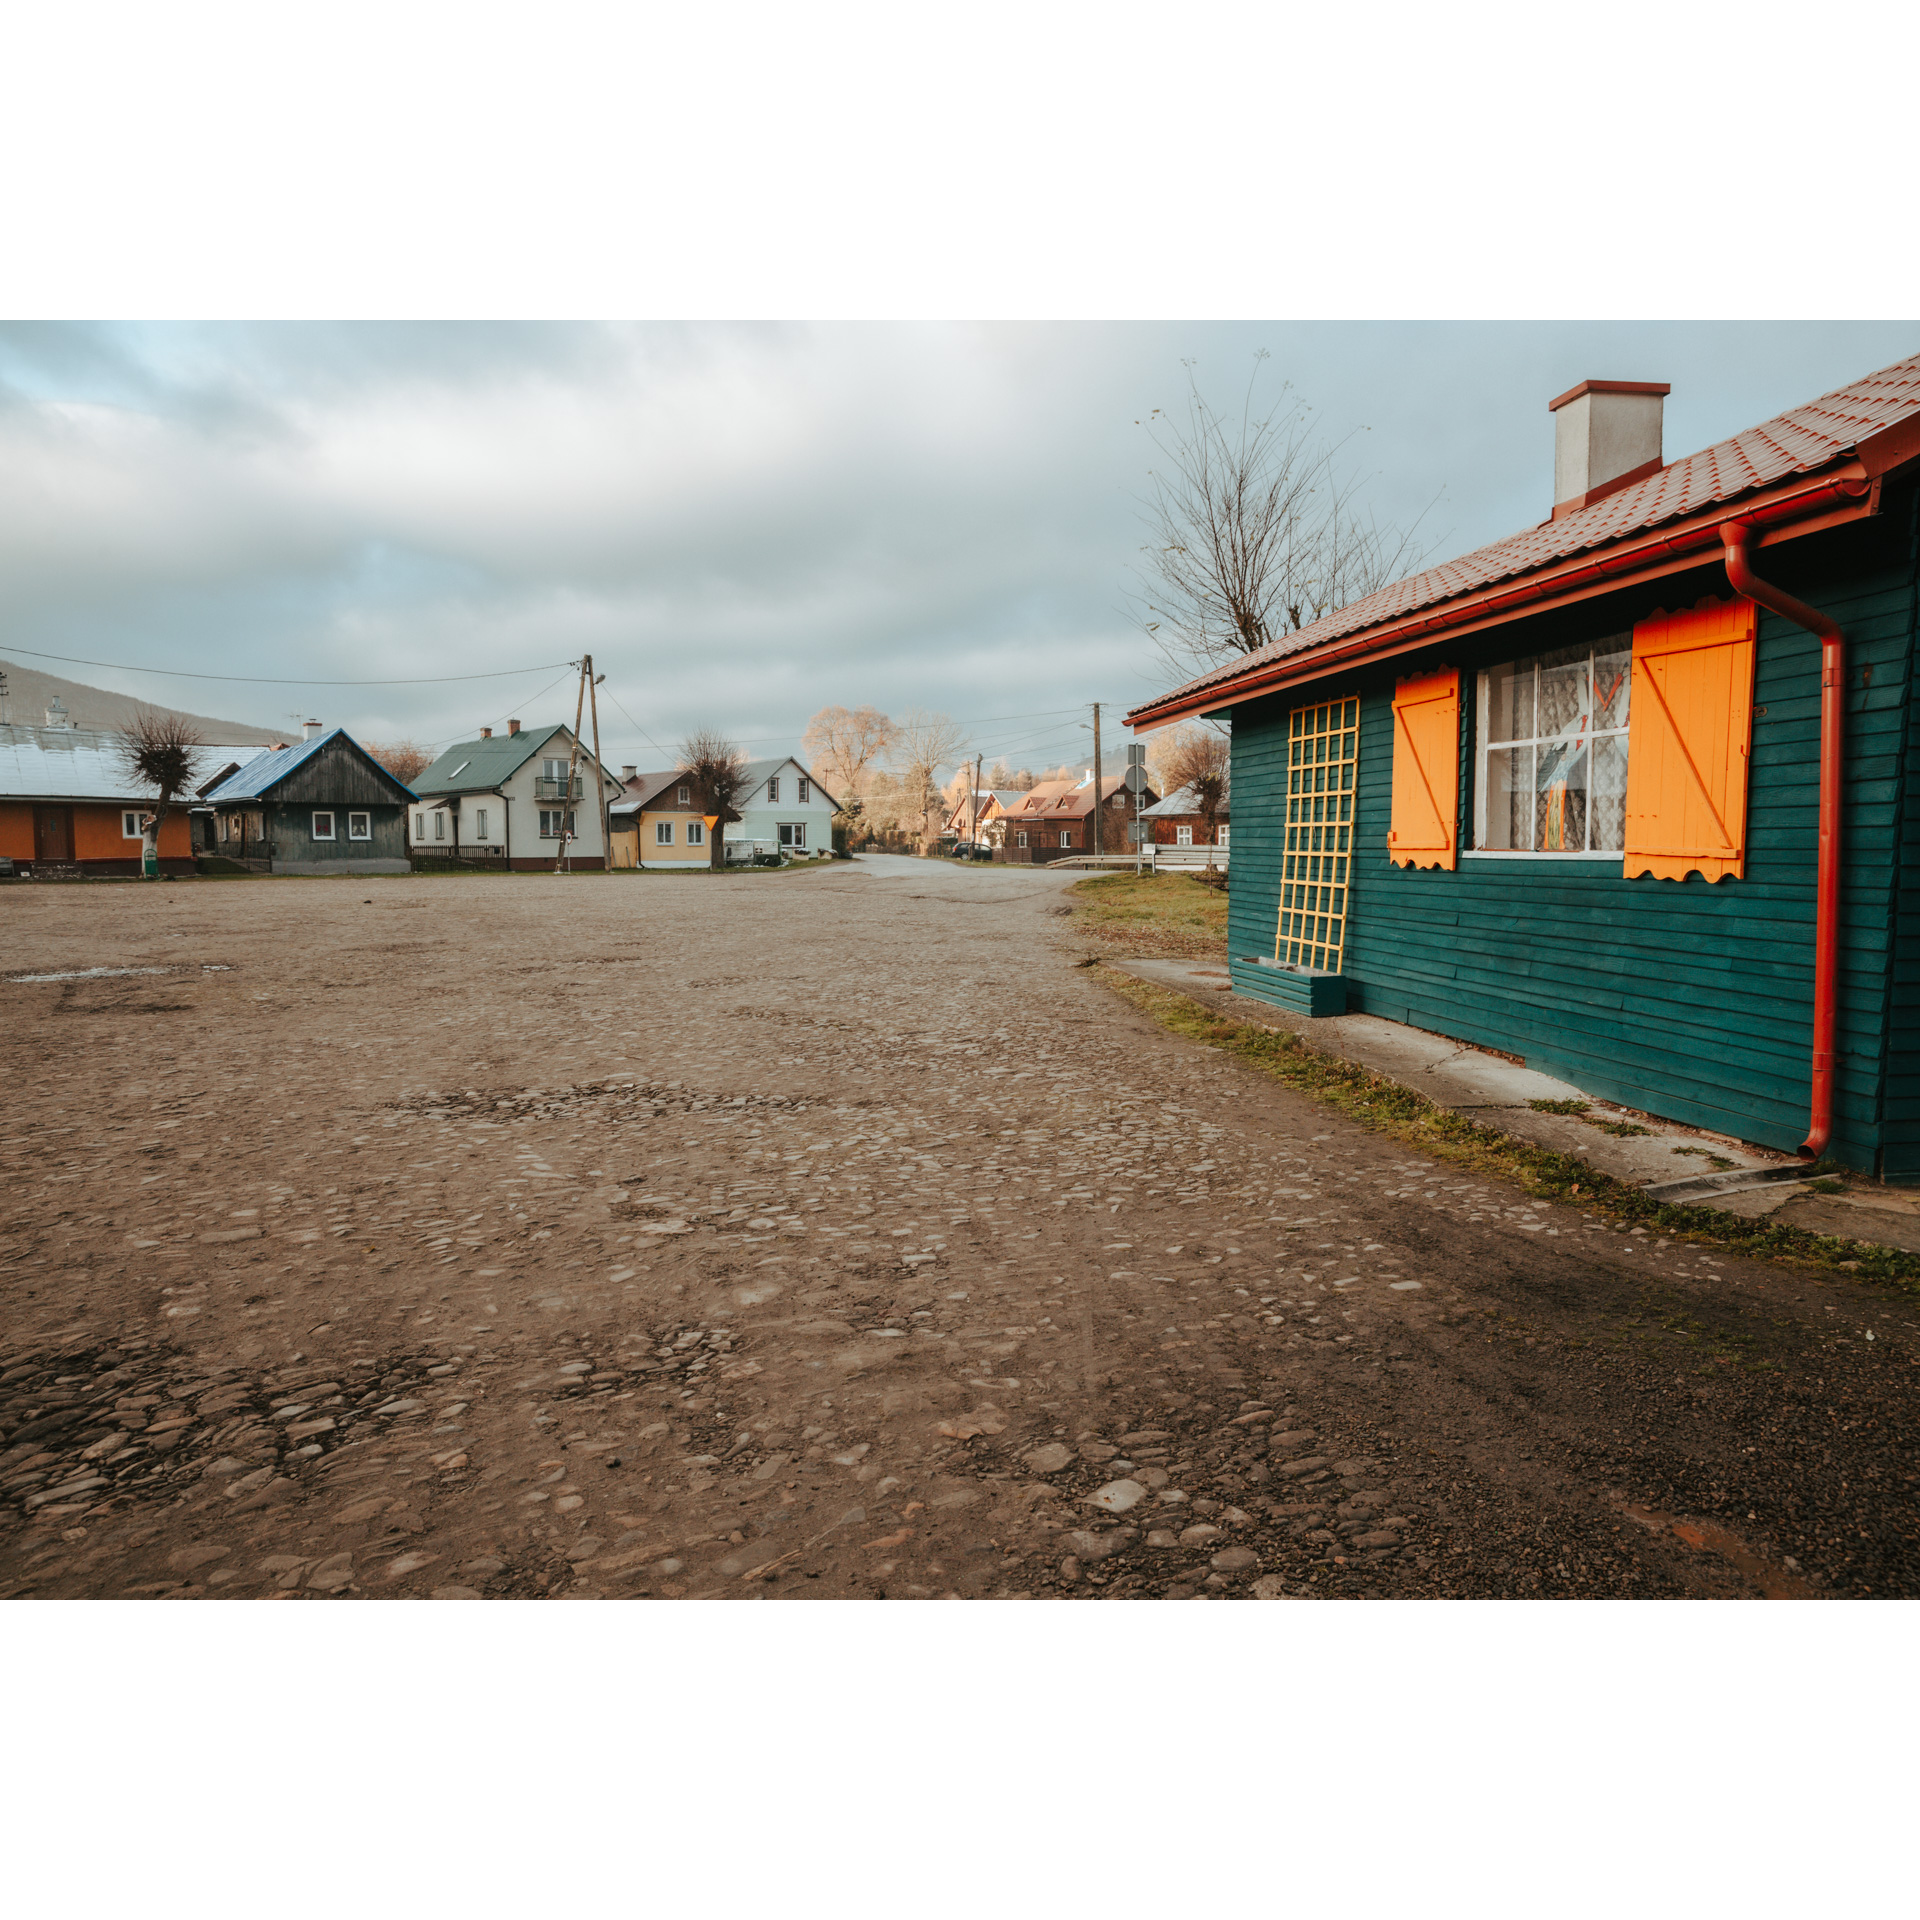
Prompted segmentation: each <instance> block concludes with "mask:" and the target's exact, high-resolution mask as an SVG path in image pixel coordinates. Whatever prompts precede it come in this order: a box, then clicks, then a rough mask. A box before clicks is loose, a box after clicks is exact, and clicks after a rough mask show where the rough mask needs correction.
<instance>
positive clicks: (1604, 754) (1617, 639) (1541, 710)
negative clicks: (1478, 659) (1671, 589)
mask: <svg viewBox="0 0 1920 1920" xmlns="http://www.w3.org/2000/svg"><path fill="white" fill-rule="evenodd" d="M1632 688H1633V636H1632V635H1631V634H1628V633H1622V634H1616V635H1614V636H1613V637H1612V638H1611V639H1607V640H1600V641H1596V642H1595V643H1594V644H1593V645H1591V646H1584V647H1562V648H1560V649H1559V650H1558V651H1557V652H1554V653H1542V654H1536V655H1535V656H1534V657H1533V658H1532V659H1531V660H1514V661H1511V662H1509V663H1508V664H1507V665H1506V666H1504V667H1494V668H1492V669H1491V670H1490V671H1488V672H1485V673H1482V674H1481V675H1480V705H1479V726H1478V728H1477V730H1476V734H1475V738H1476V740H1477V742H1478V748H1477V754H1476V758H1477V759H1478V761H1479V766H1478V768H1477V769H1476V778H1475V780H1474V819H1473V827H1474V832H1473V840H1474V847H1475V849H1476V850H1477V851H1484V852H1489V853H1566V854H1618V853H1621V852H1623V851H1624V850H1625V848H1626V844H1627V841H1626V826H1627V700H1628V696H1629V694H1630V693H1631V692H1632Z"/></svg>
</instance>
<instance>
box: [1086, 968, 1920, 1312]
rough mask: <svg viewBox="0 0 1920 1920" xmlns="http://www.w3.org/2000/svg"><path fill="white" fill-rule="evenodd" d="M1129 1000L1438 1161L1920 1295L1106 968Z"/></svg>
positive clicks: (1767, 1226) (1918, 1263)
mask: <svg viewBox="0 0 1920 1920" xmlns="http://www.w3.org/2000/svg"><path fill="white" fill-rule="evenodd" d="M1096 977H1097V978H1098V979H1099V980H1100V981H1102V982H1103V984H1105V985H1106V986H1107V987H1108V988H1109V989H1110V990H1111V991H1112V992H1114V993H1117V994H1118V995H1119V996H1120V998H1121V999H1123V1000H1125V1001H1127V1002H1129V1003H1130V1004H1131V1005H1132V1006H1135V1007H1137V1008H1138V1009H1139V1010H1140V1011H1141V1012H1142V1013H1144V1014H1146V1015H1147V1016H1148V1017H1149V1018H1150V1019H1152V1020H1155V1021H1157V1022H1158V1023H1159V1024H1160V1025H1161V1026H1163V1027H1165V1028H1166V1029H1167V1031H1168V1032H1169V1033H1174V1034H1178V1035H1179V1036H1180V1038H1182V1039H1183V1040H1194V1041H1197V1042H1198V1043H1199V1044H1200V1045H1201V1046H1204V1047H1211V1048H1213V1049H1214V1050H1215V1051H1216V1052H1219V1053H1224V1054H1227V1055H1229V1056H1230V1057H1231V1058H1233V1059H1235V1060H1238V1061H1240V1062H1241V1064H1242V1065H1244V1066H1248V1067H1252V1068H1253V1069H1254V1070H1255V1071H1256V1072H1259V1073H1264V1074H1265V1075H1266V1076H1267V1077H1268V1078H1269V1079H1271V1080H1277V1081H1278V1082H1279V1083H1280V1084H1281V1085H1282V1086H1284V1087H1286V1088H1288V1089H1290V1090H1291V1091H1292V1092H1295V1093H1299V1094H1304V1095H1306V1096H1307V1097H1308V1098H1309V1099H1311V1100H1316V1101H1318V1102H1319V1103H1320V1104H1321V1105H1322V1106H1328V1107H1333V1108H1336V1109H1338V1111H1339V1112H1341V1113H1343V1114H1345V1115H1346V1117H1347V1118H1348V1119H1349V1120H1353V1121H1355V1122H1357V1123H1358V1124H1359V1125H1360V1126H1363V1127H1365V1128H1366V1129H1367V1131H1368V1132H1370V1133H1382V1134H1386V1135H1388V1136H1390V1137H1391V1138H1393V1139H1395V1140H1398V1141H1401V1142H1403V1143H1404V1144H1406V1145H1407V1146H1411V1147H1418V1148H1420V1149H1421V1151H1422V1152H1424V1153H1429V1154H1431V1155H1433V1157H1434V1158H1435V1159H1438V1160H1445V1161H1449V1162H1450V1163H1452V1164H1453V1165H1455V1166H1461V1167H1468V1168H1470V1169H1472V1170H1473V1171H1474V1172H1475V1173H1485V1174H1492V1175H1496V1176H1498V1177H1499V1178H1501V1179H1505V1180H1509V1181H1511V1182H1513V1184H1514V1185H1516V1186H1517V1187H1519V1188H1520V1190H1521V1191H1522V1192H1523V1193H1527V1194H1531V1195H1533V1196H1535V1197H1537V1198H1540V1199H1548V1200H1558V1201H1562V1202H1565V1203H1566V1204H1567V1205H1570V1206H1575V1207H1578V1208H1580V1209H1581V1210H1582V1211H1583V1212H1585V1213H1587V1214H1589V1215H1590V1216H1592V1217H1593V1218H1595V1219H1598V1220H1605V1221H1608V1222H1609V1223H1614V1224H1619V1225H1624V1226H1636V1227H1647V1228H1650V1229H1657V1230H1658V1231H1659V1232H1661V1233H1663V1234H1669V1235H1671V1236H1672V1237H1673V1238H1674V1239H1676V1240H1689V1241H1693V1242H1695V1243H1696V1244H1698V1245H1703V1246H1717V1247H1724V1248H1726V1249H1727V1250H1728V1251H1729V1252H1733V1253H1737V1254H1740V1255H1741V1256H1742V1257H1743V1258H1746V1259H1754V1260H1789V1261H1795V1262H1799V1263H1802V1264H1805V1265H1808V1266H1814V1267H1825V1268H1830V1269H1837V1270H1843V1271H1845V1272H1848V1273H1852V1274H1856V1275H1858V1276H1860V1277H1862V1278H1865V1279H1870V1280H1880V1281H1886V1282H1889V1283H1891V1284H1893V1285H1895V1286H1898V1287H1900V1288H1902V1289H1903V1290H1904V1291H1906V1292H1909V1293H1920V1254H1913V1253H1908V1252H1907V1251H1906V1250H1905V1249H1904V1248H1900V1247H1882V1246H1876V1245H1875V1244H1873V1243H1872V1242H1871V1241H1865V1240H1849V1239H1847V1238H1845V1237H1844V1236H1842V1235H1838V1234H1824V1233H1809V1232H1808V1231H1807V1230H1806V1229H1805V1228H1804V1227H1789V1226H1782V1225H1781V1224H1779V1223H1778V1222H1776V1221H1771V1220H1764V1219H1749V1218H1748V1217H1747V1216H1746V1215H1744V1214H1737V1213H1722V1212H1721V1211H1719V1209H1717V1208H1713V1207H1703V1206H1698V1205H1696V1206H1686V1207H1681V1206H1674V1205H1672V1204H1670V1203H1668V1202H1665V1201H1660V1200H1654V1199H1651V1198H1649V1197H1648V1195H1647V1194H1646V1193H1644V1192H1643V1191H1642V1190H1641V1189H1640V1188H1638V1187H1635V1186H1631V1185H1629V1184H1628V1183H1627V1182H1626V1181H1624V1180H1616V1179H1614V1178H1613V1176H1612V1175H1611V1174H1606V1173H1601V1172H1599V1171H1598V1170H1596V1169H1595V1168H1593V1167H1591V1166H1589V1165H1588V1164H1587V1163H1586V1162H1585V1161H1584V1160H1576V1159H1574V1158H1573V1156H1572V1155H1570V1154H1565V1153H1555V1152H1554V1151H1553V1150H1552V1149H1551V1148H1549V1147H1539V1146H1535V1145H1534V1144H1533V1142H1532V1141H1530V1140H1521V1139H1518V1138H1516V1137H1515V1136H1514V1135H1512V1134H1510V1133H1502V1132H1501V1131H1500V1130H1499V1129H1498V1128H1497V1127H1489V1126H1486V1125H1484V1124H1483V1123H1482V1122H1480V1121H1478V1120H1469V1119H1467V1118H1466V1117H1465V1116H1464V1115H1462V1114H1458V1113H1454V1112H1451V1111H1450V1110H1449V1109H1447V1108H1445V1107H1439V1106H1435V1105H1434V1103H1433V1102H1432V1101H1431V1100H1429V1099H1428V1098H1427V1096H1426V1095H1425V1094H1423V1093H1416V1092H1415V1091H1414V1090H1413V1088H1411V1087H1403V1086H1402V1085H1401V1084H1400V1083H1399V1082H1398V1081H1397V1080H1387V1079H1383V1078H1382V1077H1381V1076H1380V1075H1379V1074H1377V1073H1373V1072H1370V1071H1369V1070H1368V1069H1367V1068H1365V1067H1357V1066H1354V1065H1353V1064H1351V1063H1350V1062H1349V1061H1345V1060H1338V1059H1335V1058H1333V1057H1332V1056H1331V1055H1329V1054H1324V1053H1320V1052H1318V1051H1316V1050H1315V1049H1314V1048H1312V1047H1310V1046H1307V1045H1306V1044H1304V1043H1303V1042H1302V1041H1301V1039H1300V1036H1299V1035H1298V1034H1296V1033H1289V1032H1286V1031H1284V1030H1281V1029H1276V1028H1273V1027H1264V1026H1259V1025H1256V1024H1254V1023H1253V1022H1251V1021H1246V1020H1237V1019H1234V1018H1233V1017H1232V1016H1231V1015H1228V1014H1222V1013H1217V1012H1215V1011H1214V1010H1213V1009H1212V1008H1210V1007H1206V1006H1203V1005H1201V1004H1200V1002H1198V1001H1196V1000H1190V999H1188V997H1187V996H1186V995H1185V994H1183V993H1178V992H1176V991H1174V990H1173V989H1172V988H1170V987H1158V986H1151V985H1149V984H1148V983H1147V982H1146V981H1144V980H1136V979H1135V978H1134V977H1133V975H1131V974H1126V973H1120V972H1117V971H1116V970H1115V969H1113V968H1111V967H1104V966H1103V967H1101V968H1100V969H1099V970H1098V973H1097V976H1096Z"/></svg>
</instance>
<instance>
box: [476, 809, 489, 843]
mask: <svg viewBox="0 0 1920 1920" xmlns="http://www.w3.org/2000/svg"><path fill="white" fill-rule="evenodd" d="M473 837H474V839H475V840H484V839H486V838H487V810H486V808H485V807H475V808H474V810H473Z"/></svg>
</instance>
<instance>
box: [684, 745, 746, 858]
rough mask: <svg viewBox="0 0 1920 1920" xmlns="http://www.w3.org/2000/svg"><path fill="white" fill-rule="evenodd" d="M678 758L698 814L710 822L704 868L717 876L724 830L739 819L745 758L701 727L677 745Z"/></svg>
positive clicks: (743, 786) (724, 849)
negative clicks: (701, 814)
mask: <svg viewBox="0 0 1920 1920" xmlns="http://www.w3.org/2000/svg"><path fill="white" fill-rule="evenodd" d="M679 758H680V766H681V770H682V771H683V772H684V773H685V774H686V775H687V779H688V783H689V784H690V785H691V786H692V788H693V793H694V798H695V799H696V800H697V801H698V802H699V803H700V811H701V812H702V813H704V814H705V815H706V816H707V817H708V818H709V819H710V820H712V822H713V825H712V826H710V827H709V828H708V829H707V835H708V845H707V865H708V867H709V868H710V869H711V870H712V871H714V872H716V873H717V872H718V871H719V870H720V868H721V867H722V866H724V865H725V864H726V832H727V826H728V824H729V823H730V822H732V821H736V820H738V819H739V818H740V809H739V800H740V795H741V794H742V793H743V792H744V791H745V789H746V784H747V757H746V755H745V754H743V753H742V752H741V751H740V749H739V748H738V747H736V746H735V745H734V744H733V742H732V741H731V740H729V739H728V738H727V736H726V735H725V734H724V733H721V732H720V731H719V730H718V729H717V728H715V727H703V728H701V730H700V731H699V732H698V733H691V734H689V735H688V736H687V737H686V739H684V740H683V741H681V743H680V750H679Z"/></svg>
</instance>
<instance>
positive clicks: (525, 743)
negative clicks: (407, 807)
mask: <svg viewBox="0 0 1920 1920" xmlns="http://www.w3.org/2000/svg"><path fill="white" fill-rule="evenodd" d="M565 731H566V729H565V728H564V727H562V726H560V725H559V724H558V723H557V722H556V723H555V724H554V725H553V726H550V727H532V728H528V729H526V730H525V731H523V732H520V733H497V734H495V735H494V736H493V738H492V739H490V740H462V741H460V742H459V744H458V745H456V746H451V747H449V748H448V749H447V750H446V752H445V753H443V754H442V755H441V756H440V758H439V759H438V760H436V761H435V762H434V763H433V765H432V766H430V767H429V768H428V769H427V770H426V772H425V773H423V774H422V775H421V776H420V777H419V779H417V780H416V781H415V782H414V783H413V790H414V792H416V793H418V794H421V795H423V796H424V795H426V794H430V793H491V792H492V791H493V789H494V788H495V787H497V786H498V785H499V784H500V783H501V781H503V780H510V779H511V778H512V777H513V776H514V775H515V774H516V773H518V772H519V770H520V769H521V767H523V766H524V765H525V764H526V763H527V761H528V760H530V759H531V758H532V757H533V756H534V754H536V753H538V752H539V750H540V749H541V748H542V747H543V746H545V745H546V743H547V742H548V741H549V740H551V739H552V738H553V736H554V735H555V734H556V733H564V732H565ZM586 757H587V758H591V757H592V756H591V755H588V756H586Z"/></svg>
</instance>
